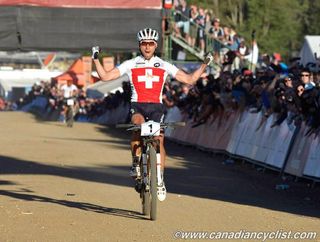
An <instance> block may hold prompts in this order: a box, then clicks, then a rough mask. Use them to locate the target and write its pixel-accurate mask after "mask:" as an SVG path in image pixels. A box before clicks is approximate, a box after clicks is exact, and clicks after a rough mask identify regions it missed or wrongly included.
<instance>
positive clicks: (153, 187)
mask: <svg viewBox="0 0 320 242" xmlns="http://www.w3.org/2000/svg"><path fill="white" fill-rule="evenodd" d="M149 152H150V153H149V154H150V170H151V172H150V175H151V177H150V193H151V211H150V218H151V220H156V219H157V200H158V197H157V154H156V150H155V149H154V147H153V146H152V145H150V147H149Z"/></svg>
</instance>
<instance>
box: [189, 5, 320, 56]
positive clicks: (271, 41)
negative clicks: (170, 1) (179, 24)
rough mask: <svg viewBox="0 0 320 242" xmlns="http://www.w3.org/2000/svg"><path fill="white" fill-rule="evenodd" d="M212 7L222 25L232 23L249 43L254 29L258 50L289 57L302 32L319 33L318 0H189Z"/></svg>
mask: <svg viewBox="0 0 320 242" xmlns="http://www.w3.org/2000/svg"><path fill="white" fill-rule="evenodd" d="M187 2H188V3H189V4H191V3H192V4H195V5H198V6H201V7H204V8H206V9H209V10H211V11H212V12H213V13H214V14H215V16H217V17H219V18H220V19H221V23H222V26H229V27H233V28H234V29H235V30H236V32H237V33H238V34H239V35H241V36H243V37H245V39H246V40H247V43H248V44H250V40H251V33H252V31H253V30H256V39H257V42H258V45H259V48H260V53H263V52H267V53H273V52H279V53H281V54H282V55H284V56H287V57H290V56H291V53H292V52H293V51H299V49H300V48H301V45H302V43H303V37H304V35H319V34H320V25H319V24H318V23H319V22H320V14H319V12H320V1H319V0H198V1H196V0H188V1H187Z"/></svg>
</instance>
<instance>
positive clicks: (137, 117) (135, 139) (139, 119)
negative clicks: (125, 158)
mask: <svg viewBox="0 0 320 242" xmlns="http://www.w3.org/2000/svg"><path fill="white" fill-rule="evenodd" d="M131 122H132V123H133V124H142V123H143V122H144V117H143V116H142V115H141V114H140V113H135V114H134V115H132V117H131ZM140 142H141V141H140V133H139V132H132V136H131V154H132V167H131V170H130V176H132V177H134V178H136V177H137V176H138V173H139V172H140V169H139V161H140V156H141V144H140Z"/></svg>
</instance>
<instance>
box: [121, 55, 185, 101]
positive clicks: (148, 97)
mask: <svg viewBox="0 0 320 242" xmlns="http://www.w3.org/2000/svg"><path fill="white" fill-rule="evenodd" d="M117 68H118V69H119V71H120V75H121V76H122V75H124V74H127V75H128V76H129V79H130V84H131V91H132V96H131V102H143V103H162V90H163V85H164V82H165V81H166V78H167V76H168V75H170V76H172V77H175V76H176V74H177V72H178V70H179V69H178V68H177V67H176V66H174V65H172V64H170V63H168V62H166V61H164V60H162V59H161V58H159V57H157V56H153V57H152V58H151V59H150V60H146V59H145V58H144V57H143V56H141V55H140V56H137V57H136V58H133V59H131V60H127V61H125V62H123V63H122V64H121V65H120V66H118V67H117Z"/></svg>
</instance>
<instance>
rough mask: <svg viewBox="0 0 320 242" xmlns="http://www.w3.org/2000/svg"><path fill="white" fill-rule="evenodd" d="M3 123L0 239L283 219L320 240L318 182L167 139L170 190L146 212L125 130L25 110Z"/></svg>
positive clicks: (264, 226) (231, 226)
mask: <svg viewBox="0 0 320 242" xmlns="http://www.w3.org/2000/svg"><path fill="white" fill-rule="evenodd" d="M0 124H1V130H0V134H1V135H0V139H1V153H0V241H10V242H11V241H39V242H43V241H179V240H181V239H179V238H174V234H175V232H176V231H182V232H184V231H207V232H217V231H234V232H237V231H240V230H245V231H256V232H257V231H275V232H276V231H277V230H280V229H281V230H283V231H293V232H299V231H300V232H302V231H315V232H317V233H318V240H317V239H316V240H312V241H319V240H320V219H319V218H320V199H319V194H320V189H319V185H318V186H316V187H315V188H314V189H311V188H310V187H308V184H307V183H306V182H305V181H300V182H298V183H296V182H294V181H289V184H290V188H289V189H288V190H280V191H279V190H275V185H276V184H278V183H281V182H282V180H281V179H280V178H279V177H278V175H277V173H275V172H270V171H269V172H265V173H262V172H259V171H257V170H256V169H255V168H254V167H252V166H251V165H250V164H241V163H236V164H233V165H224V164H222V161H223V160H224V159H225V158H224V157H222V156H212V155H210V154H207V153H203V152H200V151H197V150H195V149H192V148H188V147H183V146H179V145H177V144H174V143H171V142H167V143H166V147H167V153H168V156H169V157H168V160H167V168H166V173H165V175H166V182H167V189H168V192H169V193H168V196H167V200H166V201H165V202H163V203H161V204H160V205H159V209H158V212H159V216H158V220H157V221H155V222H152V221H149V220H147V219H146V218H145V217H143V216H142V215H141V214H140V212H141V205H140V200H139V199H138V194H137V193H136V192H135V191H134V189H133V188H132V185H133V182H132V181H131V179H130V178H129V176H128V171H129V163H130V152H129V140H128V138H129V134H128V133H126V132H125V131H121V130H115V129H114V128H113V127H106V126H99V125H94V124H84V123H81V124H79V123H76V124H75V127H74V128H71V129H70V128H67V127H65V125H63V124H62V123H55V122H41V121H37V120H36V119H35V118H34V116H32V115H31V114H26V113H4V112H2V113H0ZM178 235H179V234H178ZM181 241H182V240H181ZM193 241H195V240H193ZM219 241H235V240H232V239H231V240H219ZM237 241H248V240H246V239H243V240H241V239H239V240H237ZM251 241H257V240H251ZM267 241H279V240H277V239H275V240H267ZM282 241H293V240H292V239H291V240H282ZM296 241H302V240H296Z"/></svg>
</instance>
